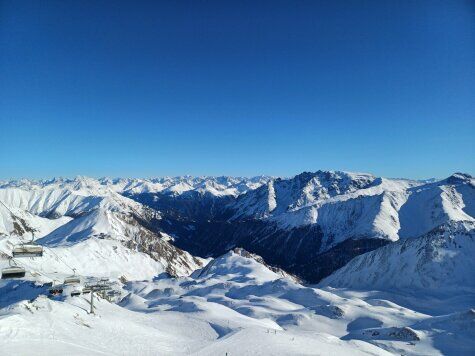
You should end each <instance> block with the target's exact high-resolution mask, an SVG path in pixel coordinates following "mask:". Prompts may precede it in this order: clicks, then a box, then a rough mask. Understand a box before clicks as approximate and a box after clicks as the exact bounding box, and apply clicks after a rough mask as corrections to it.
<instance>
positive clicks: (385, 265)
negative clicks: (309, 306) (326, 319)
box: [320, 222, 475, 291]
mask: <svg viewBox="0 0 475 356" xmlns="http://www.w3.org/2000/svg"><path fill="white" fill-rule="evenodd" d="M473 256H475V223H473V222H451V223H446V224H444V225H441V226H439V227H437V228H435V229H434V230H432V231H431V232H429V233H427V234H425V235H423V236H420V237H417V238H411V239H409V238H408V239H401V240H399V241H398V242H396V243H393V244H390V245H387V246H384V247H382V248H380V249H377V250H375V251H372V252H369V253H366V254H364V255H361V256H358V257H356V258H354V259H353V260H351V261H350V262H349V263H348V264H347V265H346V266H344V267H343V268H341V269H339V270H338V271H336V272H335V273H333V274H332V275H331V276H329V277H328V278H325V279H324V280H323V281H322V282H321V283H320V285H321V286H332V287H348V288H357V289H378V290H385V289H411V290H414V289H424V290H428V289H431V290H438V291H440V290H446V289H470V288H472V289H473V288H475V259H474V258H473Z"/></svg>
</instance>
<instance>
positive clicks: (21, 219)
mask: <svg viewBox="0 0 475 356" xmlns="http://www.w3.org/2000/svg"><path fill="white" fill-rule="evenodd" d="M160 218H161V216H160V214H159V212H157V211H155V210H152V209H150V208H148V207H145V206H143V205H142V204H140V203H138V202H135V201H134V200H132V199H129V198H127V197H124V196H122V195H121V194H119V193H117V192H116V191H114V190H112V189H111V188H110V187H109V186H107V185H103V184H101V183H100V182H99V181H97V180H94V179H90V178H82V177H81V178H77V179H75V180H71V181H64V180H52V181H50V182H47V183H45V182H44V183H41V184H39V183H37V182H30V181H21V182H17V183H14V182H10V183H8V184H4V185H3V187H2V188H1V189H0V236H1V235H3V236H5V238H3V239H1V240H0V250H1V251H2V252H3V253H4V254H6V255H10V254H11V252H10V251H11V249H12V248H13V246H14V245H18V244H20V243H23V242H26V241H28V240H30V239H32V238H33V237H35V238H36V242H37V243H39V244H41V245H43V246H44V247H45V248H46V249H47V250H46V255H45V257H44V258H42V265H41V266H46V265H48V264H49V268H50V269H54V270H56V271H58V273H60V274H61V273H62V274H68V273H69V274H71V270H72V269H73V268H74V269H76V271H77V273H78V274H85V275H96V274H98V273H99V274H101V273H106V272H107V273H110V274H112V275H114V276H117V275H122V276H124V277H126V278H139V279H142V278H152V277H153V276H156V275H158V274H160V273H161V272H168V273H170V274H173V275H188V274H190V273H191V272H192V271H193V270H195V269H196V268H198V267H200V266H201V261H200V260H199V259H196V258H194V257H193V256H191V255H190V254H189V253H187V252H185V251H182V250H180V249H179V248H177V247H175V246H174V245H173V244H172V243H171V242H170V240H171V238H170V236H168V235H167V234H165V233H163V232H160V231H159V230H157V229H154V228H153V224H154V223H156V221H158V220H160ZM73 252H79V254H74V253H73ZM58 254H59V256H60V257H55V256H56V255H58ZM61 255H62V257H61ZM48 256H49V257H51V260H50V261H48ZM58 260H59V262H60V263H57V262H58ZM67 260H69V261H70V263H65V261H67ZM46 261H48V262H47V263H45V262H46ZM3 264H5V261H4V262H3ZM26 264H27V265H28V267H30V268H31V269H32V270H33V271H35V272H38V273H43V272H44V271H42V269H41V266H39V265H36V262H35V261H27V262H26ZM100 266H107V267H105V268H104V267H102V268H101V267H100ZM139 266H140V267H139ZM144 266H148V267H147V268H144Z"/></svg>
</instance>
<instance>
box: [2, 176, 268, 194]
mask: <svg viewBox="0 0 475 356" xmlns="http://www.w3.org/2000/svg"><path fill="white" fill-rule="evenodd" d="M269 179H270V177H267V176H256V177H251V178H246V177H225V176H221V177H212V176H202V177H192V176H178V177H160V178H149V179H145V178H143V179H141V178H108V177H105V178H98V179H95V178H89V177H84V176H77V177H75V178H73V179H68V178H53V179H49V180H29V179H21V180H11V181H5V182H0V189H6V188H19V189H23V190H28V191H30V190H38V189H55V190H58V189H66V190H72V191H75V192H77V193H80V192H81V191H83V192H87V193H86V194H90V195H91V194H92V195H102V194H104V192H106V191H107V190H112V191H115V192H117V193H120V194H125V195H132V194H140V193H163V194H170V195H181V194H184V193H186V192H190V191H196V192H198V193H201V194H211V195H213V196H224V195H231V196H237V195H239V194H242V193H244V192H246V191H248V190H251V189H256V188H257V187H259V186H260V185H262V184H265V183H266V182H267V181H268V180H269Z"/></svg>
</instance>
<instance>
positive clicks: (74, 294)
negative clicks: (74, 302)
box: [71, 289, 81, 297]
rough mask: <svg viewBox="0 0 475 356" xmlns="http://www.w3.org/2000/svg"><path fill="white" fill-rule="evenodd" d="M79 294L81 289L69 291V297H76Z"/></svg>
mask: <svg viewBox="0 0 475 356" xmlns="http://www.w3.org/2000/svg"><path fill="white" fill-rule="evenodd" d="M79 295H81V291H80V290H78V289H75V290H73V291H72V292H71V297H77V296H79Z"/></svg>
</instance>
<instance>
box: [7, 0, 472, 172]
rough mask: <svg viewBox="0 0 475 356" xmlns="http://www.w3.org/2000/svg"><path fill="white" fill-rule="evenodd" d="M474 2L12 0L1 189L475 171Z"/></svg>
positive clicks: (8, 35) (8, 20) (8, 16)
mask: <svg viewBox="0 0 475 356" xmlns="http://www.w3.org/2000/svg"><path fill="white" fill-rule="evenodd" d="M474 63H475V5H474V3H473V2H472V1H457V0H451V1H446V0H443V1H437V0H430V1H380V0H378V1H293V0H292V1H268V2H265V1H148V2H145V1H127V2H125V1H124V2H120V1H83V0H81V1H64V0H60V1H37V0H35V1H16V0H12V1H8V0H0V178H2V179H6V178H20V177H31V178H46V177H52V176H74V175H78V174H80V175H89V176H127V177H149V176H163V175H182V174H191V175H246V176H249V175H258V174H270V175H284V176H290V175H293V174H297V173H299V172H301V171H304V170H305V171H315V170H318V169H335V170H348V171H360V172H361V171H363V172H370V173H374V174H376V175H382V176H387V177H401V176H404V177H410V178H427V177H444V176H447V175H449V174H451V173H453V172H455V171H464V172H468V173H471V174H474V173H475V158H474V157H475V148H474V147H475V143H474V137H475V124H474V120H475V97H474V96H475V95H474V93H475V68H474V66H475V65H474Z"/></svg>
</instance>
